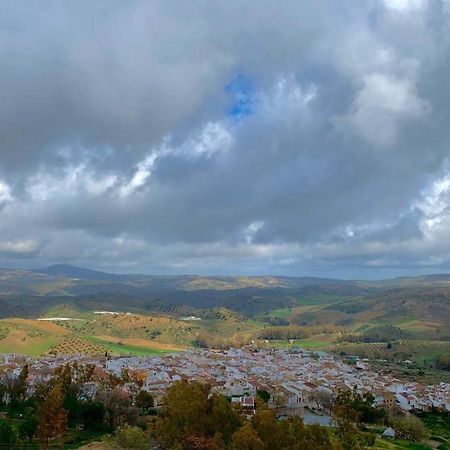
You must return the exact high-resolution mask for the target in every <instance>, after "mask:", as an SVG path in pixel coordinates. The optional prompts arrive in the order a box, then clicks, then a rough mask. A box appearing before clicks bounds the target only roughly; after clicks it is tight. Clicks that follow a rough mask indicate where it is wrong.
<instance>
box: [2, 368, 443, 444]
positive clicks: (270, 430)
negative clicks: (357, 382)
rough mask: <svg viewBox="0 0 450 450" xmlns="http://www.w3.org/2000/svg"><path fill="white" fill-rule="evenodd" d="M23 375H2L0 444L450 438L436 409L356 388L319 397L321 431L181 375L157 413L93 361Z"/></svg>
mask: <svg viewBox="0 0 450 450" xmlns="http://www.w3.org/2000/svg"><path fill="white" fill-rule="evenodd" d="M27 380H28V368H27V366H24V367H23V369H22V371H21V373H20V374H19V376H18V377H13V376H11V375H10V374H4V375H3V377H2V378H1V379H0V410H2V411H4V412H5V413H6V414H3V416H4V417H6V418H4V419H1V420H0V445H1V446H2V447H6V448H8V446H19V447H20V446H23V447H25V446H30V445H31V446H39V447H42V448H48V447H49V446H63V445H67V446H69V445H70V446H76V445H77V444H76V443H77V442H78V443H79V444H81V443H83V442H88V441H89V440H98V439H99V438H100V437H101V436H104V437H105V438H106V440H105V446H106V447H105V448H128V449H145V448H148V449H149V448H161V449H170V450H172V449H180V450H182V449H185V450H196V449H198V450H200V449H211V450H225V449H232V450H238V449H239V450H245V449H248V450H291V449H292V450H301V449H306V448H307V449H311V450H357V449H363V448H370V447H372V446H374V445H376V448H384V447H379V445H382V444H383V442H381V444H380V441H379V440H378V441H376V436H375V434H374V432H373V431H371V430H372V429H373V427H379V426H380V424H382V423H388V424H391V425H392V426H394V427H395V429H396V430H397V432H398V434H399V436H401V437H402V438H403V440H399V439H396V442H397V443H398V444H399V446H400V447H399V448H420V445H421V444H413V443H414V442H419V441H420V440H421V439H422V437H423V436H425V435H427V436H429V437H431V438H433V439H435V440H440V442H442V443H445V442H448V441H447V439H448V437H449V431H448V430H450V428H449V426H448V425H449V422H448V421H449V418H448V416H446V415H444V414H442V413H439V412H433V413H427V414H425V413H424V414H421V415H420V418H419V417H416V416H402V415H398V414H397V415H396V416H394V417H389V416H387V415H386V413H385V412H384V411H383V410H379V409H376V408H374V407H373V406H372V404H373V397H372V396H371V395H370V394H366V395H360V394H358V393H357V392H356V391H342V392H340V393H339V394H338V395H337V397H336V398H335V399H334V401H332V398H331V397H330V398H329V399H318V401H319V400H320V401H321V402H322V401H323V402H330V405H329V407H330V409H331V411H332V414H333V418H334V422H335V424H336V427H335V428H326V427H322V426H320V425H305V424H304V423H303V421H302V420H301V419H300V418H298V417H294V418H285V419H284V420H279V418H277V416H276V413H275V410H274V409H271V408H269V407H268V405H267V400H268V398H269V397H270V395H269V393H268V392H266V391H259V392H258V397H259V400H258V401H257V402H256V412H254V413H253V410H250V411H248V410H245V409H243V408H242V407H240V406H239V404H236V403H231V402H230V399H228V398H226V397H224V396H222V395H218V394H211V392H210V387H209V386H208V385H207V384H203V383H199V382H192V383H188V382H185V381H181V382H176V383H174V384H173V385H172V386H171V387H170V388H169V390H168V392H167V395H166V397H165V398H164V399H163V402H162V404H163V406H162V407H159V408H158V409H156V410H155V407H154V399H153V396H152V395H151V393H149V392H147V391H144V390H142V381H141V379H140V377H139V376H138V375H137V374H136V375H135V374H133V373H129V372H128V371H127V370H123V371H122V373H121V374H120V375H119V376H118V375H114V374H109V375H108V376H107V377H106V378H105V377H102V378H96V375H95V371H94V367H93V366H91V365H79V364H77V363H71V364H66V365H63V366H61V367H59V368H57V369H56V370H55V372H54V373H53V375H52V377H51V378H50V379H49V380H48V381H46V382H42V383H41V384H39V385H37V386H36V388H35V389H34V391H30V389H29V386H28V381H27ZM93 386H96V388H95V389H92V387H93ZM30 392H32V393H30ZM406 444H408V445H409V446H407V445H406ZM413 445H416V447H414V446H413ZM386 448H387V447H386ZM443 448H444V447H443Z"/></svg>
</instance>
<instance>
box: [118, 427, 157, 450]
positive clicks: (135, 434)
mask: <svg viewBox="0 0 450 450" xmlns="http://www.w3.org/2000/svg"><path fill="white" fill-rule="evenodd" d="M114 443H115V444H116V446H117V447H118V448H121V449H138V450H143V449H148V448H150V443H149V440H148V439H147V436H146V435H145V433H144V432H143V431H142V430H141V429H140V428H139V427H129V426H124V427H121V428H119V429H118V430H117V431H116V437H115V439H114Z"/></svg>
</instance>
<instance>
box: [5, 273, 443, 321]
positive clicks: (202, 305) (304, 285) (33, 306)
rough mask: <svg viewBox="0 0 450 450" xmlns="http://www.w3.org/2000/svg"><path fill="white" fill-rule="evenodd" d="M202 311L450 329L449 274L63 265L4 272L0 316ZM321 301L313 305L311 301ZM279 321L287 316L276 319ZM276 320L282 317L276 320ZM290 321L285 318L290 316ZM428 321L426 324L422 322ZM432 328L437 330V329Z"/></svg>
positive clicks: (250, 316) (291, 319) (297, 319)
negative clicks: (162, 272) (171, 272)
mask: <svg viewBox="0 0 450 450" xmlns="http://www.w3.org/2000/svg"><path fill="white" fill-rule="evenodd" d="M61 304H71V305H73V306H75V307H77V308H79V309H81V310H92V309H108V308H113V309H122V310H125V309H126V310H130V309H132V310H135V311H141V312H145V311H153V312H155V311H159V312H164V313H170V314H178V315H180V314H186V315H189V314H201V313H202V311H205V310H206V309H209V308H227V309H229V310H231V311H234V312H236V313H238V314H242V315H243V316H245V317H248V318H261V317H263V316H264V315H268V316H267V317H266V319H264V320H269V319H270V320H269V321H273V320H272V319H271V318H274V317H277V313H274V312H273V311H278V310H283V311H285V313H283V314H284V316H283V317H285V318H287V319H288V321H289V322H290V323H296V324H302V325H314V324H321V323H333V324H337V325H339V324H349V323H366V322H367V321H370V322H371V323H391V322H392V323H401V322H405V321H406V322H408V323H411V324H412V325H411V326H416V325H414V323H415V321H417V324H418V325H417V326H418V327H419V328H420V327H421V326H422V325H423V326H425V327H426V328H430V327H431V328H433V327H434V328H444V329H445V328H447V329H450V275H426V276H417V277H403V278H396V279H388V280H381V281H361V280H349V281H346V280H334V279H328V278H314V277H279V276H255V277H248V276H195V275H180V276H152V275H138V274H135V275H117V274H111V273H104V272H100V271H96V270H90V269H85V268H80V267H75V266H71V265H66V264H57V265H53V266H50V267H47V268H45V269H42V270H21V269H17V270H14V269H0V317H11V316H22V317H26V316H36V315H39V314H41V313H42V312H43V311H45V310H47V309H48V308H50V307H52V306H54V305H61ZM313 304H314V305H319V306H320V307H319V306H317V307H315V308H312V307H309V306H308V305H313ZM277 320H278V321H279V322H280V323H281V322H283V320H282V319H280V318H279V319H277ZM275 322H276V321H275ZM284 322H286V320H284ZM423 323H425V325H424V324H423ZM434 328H433V329H434Z"/></svg>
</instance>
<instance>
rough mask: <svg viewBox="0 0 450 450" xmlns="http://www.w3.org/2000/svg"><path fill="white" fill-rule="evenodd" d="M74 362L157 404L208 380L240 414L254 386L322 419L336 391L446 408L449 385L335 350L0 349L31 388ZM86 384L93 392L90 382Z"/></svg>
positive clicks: (1, 367) (0, 366) (0, 368)
mask: <svg viewBox="0 0 450 450" xmlns="http://www.w3.org/2000/svg"><path fill="white" fill-rule="evenodd" d="M74 360H77V361H78V362H81V363H89V364H94V365H95V366H96V371H95V373H96V376H97V377H98V379H100V378H101V377H102V376H106V375H107V374H108V373H114V374H117V375H120V374H121V372H122V370H123V369H128V370H129V371H131V372H134V373H135V374H138V375H139V376H140V377H141V379H142V381H143V383H144V385H143V386H144V387H143V388H144V389H145V390H147V391H149V392H151V393H152V394H153V396H154V398H155V400H156V402H157V404H158V403H159V404H161V403H162V402H163V398H164V395H165V393H166V391H167V389H168V388H169V386H170V385H171V384H172V383H174V382H176V381H180V380H188V381H192V380H196V381H199V382H202V383H208V384H209V385H210V386H211V388H212V391H213V392H216V393H220V394H223V395H226V396H229V397H232V401H233V402H236V403H239V405H240V406H241V407H242V410H244V411H245V412H246V414H247V415H251V414H252V413H253V412H254V409H255V397H256V394H257V392H258V391H265V392H266V393H267V394H268V395H270V398H269V406H272V407H273V408H277V409H278V410H279V412H280V414H283V415H284V414H285V415H303V416H304V415H305V412H306V413H311V412H314V413H315V414H317V415H318V416H319V417H320V416H323V417H326V416H327V415H328V414H329V413H330V408H331V404H332V399H333V397H334V395H335V394H336V393H337V392H339V391H340V390H343V389H356V390H357V391H358V392H360V393H365V392H371V393H372V394H373V395H374V397H375V400H374V404H375V406H378V407H382V408H385V409H388V410H394V409H396V408H399V409H401V410H403V411H411V410H429V409H431V408H432V407H435V408H440V409H442V410H447V411H450V384H446V383H440V384H436V385H423V384H420V383H417V382H403V381H401V380H399V379H397V378H394V377H393V376H391V375H388V374H378V373H375V372H373V371H371V370H370V368H369V365H368V363H367V362H363V361H357V364H354V363H353V364H347V363H346V362H344V361H343V360H342V359H340V358H339V357H337V356H334V355H330V354H327V353H324V352H310V351H307V350H303V349H289V350H287V349H279V350H274V349H259V350H254V349H248V350H247V349H230V350H224V351H210V350H194V349H192V350H187V351H184V352H180V353H174V354H170V355H165V356H149V357H132V356H130V357H112V358H105V357H102V358H100V357H97V358H93V357H84V356H78V357H75V356H67V357H45V358H39V359H31V358H26V357H23V356H19V355H0V373H6V372H10V373H12V374H18V373H19V371H20V369H21V367H22V366H23V365H24V364H28V366H29V382H30V385H31V386H32V385H33V384H37V383H40V382H41V381H42V380H45V379H46V378H48V377H50V376H51V374H52V371H53V370H54V369H55V368H56V367H58V366H60V365H61V364H64V363H67V362H70V361H74ZM90 389H91V391H92V393H95V389H96V384H95V383H93V384H92V386H91V387H90ZM319 422H320V421H319ZM321 423H324V422H321Z"/></svg>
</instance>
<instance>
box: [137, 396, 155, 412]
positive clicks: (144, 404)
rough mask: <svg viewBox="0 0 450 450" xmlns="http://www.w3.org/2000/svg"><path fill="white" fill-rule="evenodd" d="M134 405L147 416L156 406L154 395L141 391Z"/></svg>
mask: <svg viewBox="0 0 450 450" xmlns="http://www.w3.org/2000/svg"><path fill="white" fill-rule="evenodd" d="M134 404H135V405H136V407H138V408H139V409H140V410H141V412H142V413H143V414H147V413H148V412H149V410H151V409H152V408H153V406H154V404H155V402H154V400H153V396H152V394H150V392H147V391H143V390H141V391H139V392H138V394H137V395H136V397H135V399H134Z"/></svg>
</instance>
